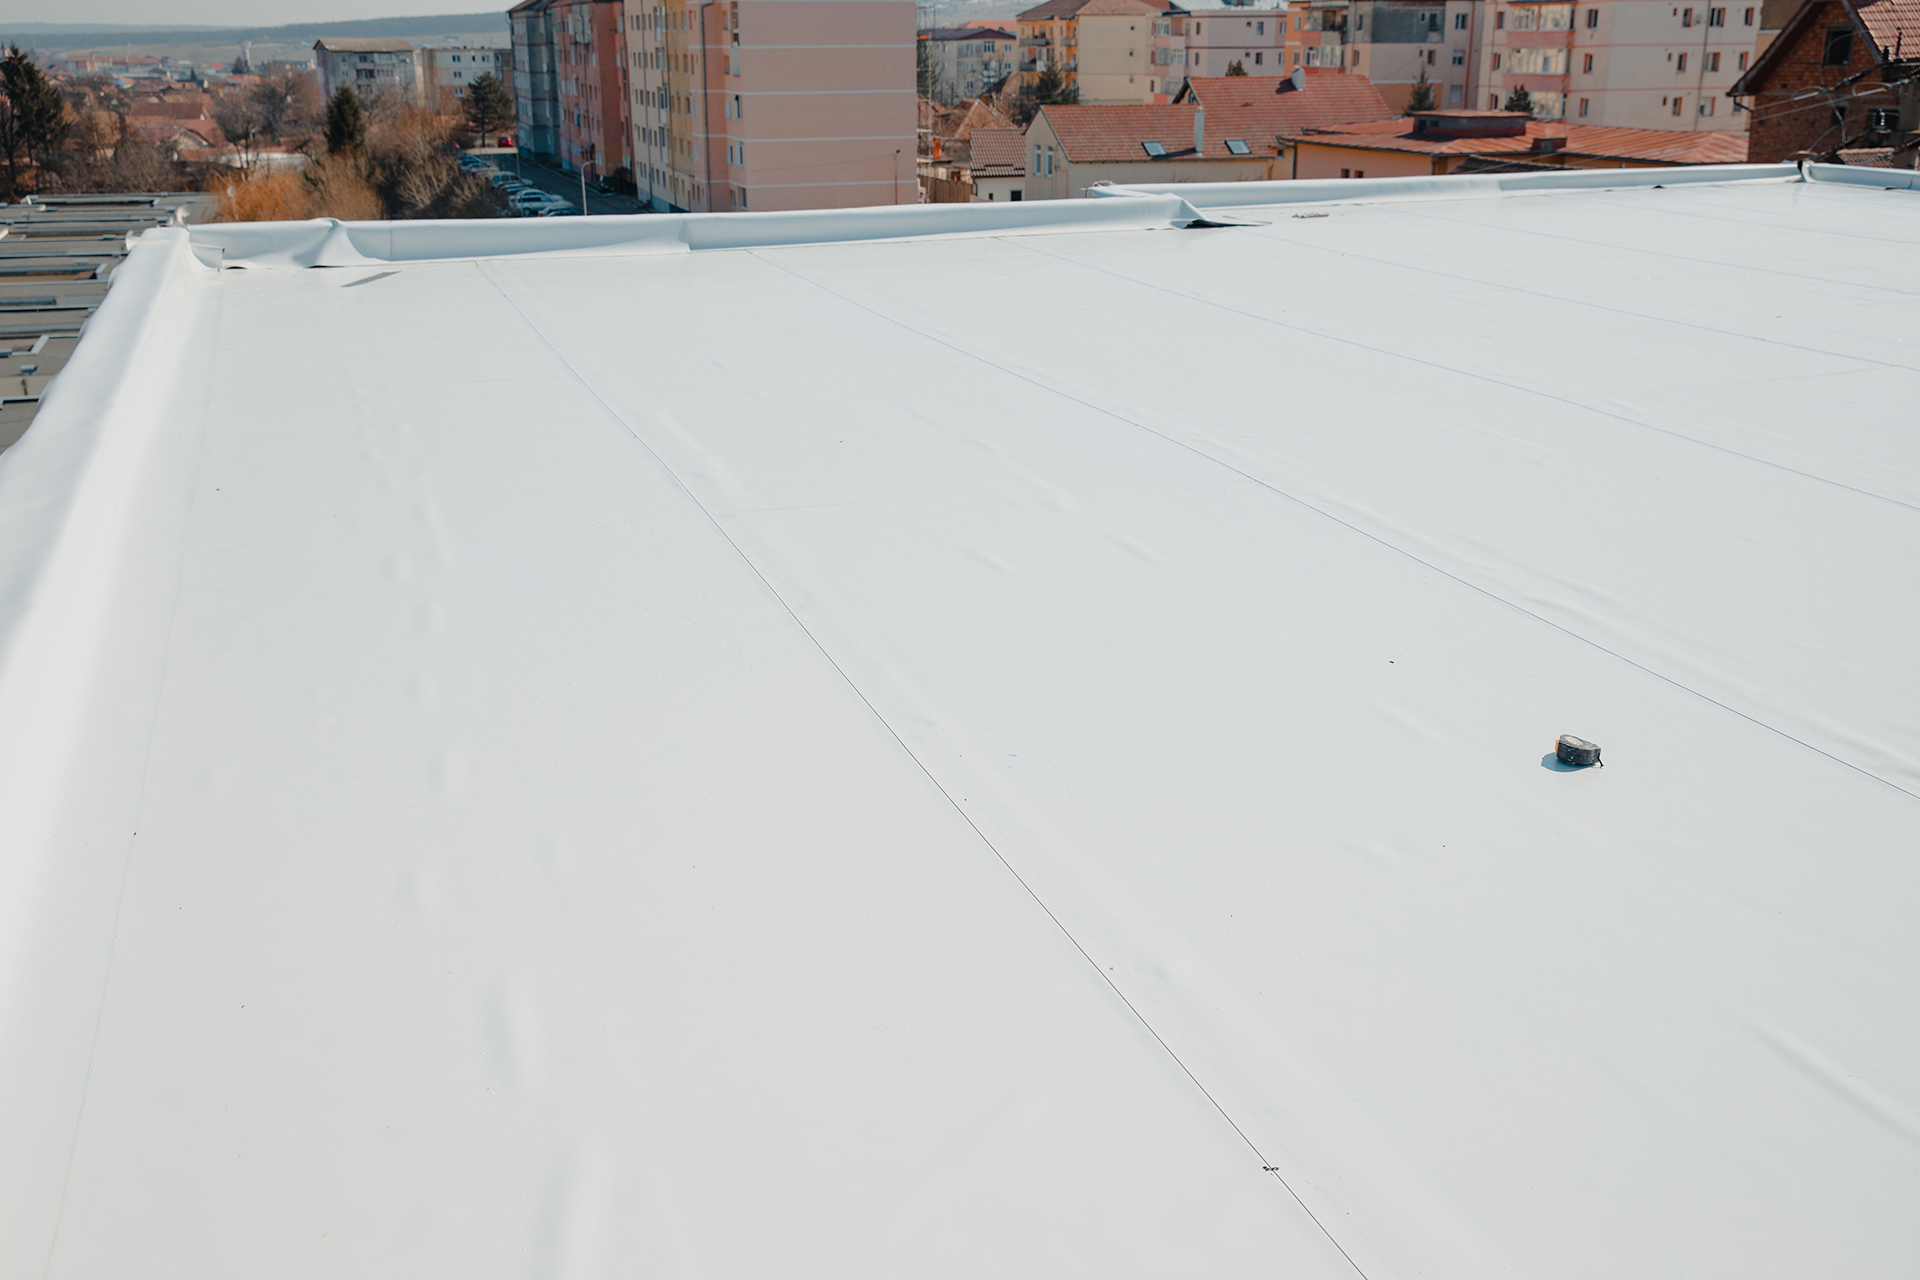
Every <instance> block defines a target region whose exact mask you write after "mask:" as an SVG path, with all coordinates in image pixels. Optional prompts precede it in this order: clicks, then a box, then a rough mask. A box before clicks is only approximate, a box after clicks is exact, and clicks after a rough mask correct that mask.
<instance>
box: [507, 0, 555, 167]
mask: <svg viewBox="0 0 1920 1280" xmlns="http://www.w3.org/2000/svg"><path fill="white" fill-rule="evenodd" d="M507 28H508V31H509V32H510V34H511V38H512V40H513V46H512V54H513V65H514V69H515V72H516V74H515V75H514V79H513V113H514V136H515V138H516V139H517V140H518V142H519V147H520V154H521V155H523V156H527V157H529V158H531V159H535V160H544V161H551V160H552V159H553V158H554V157H555V156H556V155H558V154H559V151H560V143H559V128H560V97H559V93H558V91H557V90H556V88H555V78H554V77H555V67H554V51H555V40H554V36H555V31H554V15H553V10H552V7H551V5H550V4H549V0H520V3H519V4H516V5H515V6H514V7H513V8H511V9H509V10H507Z"/></svg>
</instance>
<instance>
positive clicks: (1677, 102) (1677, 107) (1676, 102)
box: [1673, 98, 1683, 115]
mask: <svg viewBox="0 0 1920 1280" xmlns="http://www.w3.org/2000/svg"><path fill="white" fill-rule="evenodd" d="M1682 101H1683V100H1682V99H1680V98H1675V99H1674V100H1673V114H1675V115H1679V114H1680V103H1681V102H1682Z"/></svg>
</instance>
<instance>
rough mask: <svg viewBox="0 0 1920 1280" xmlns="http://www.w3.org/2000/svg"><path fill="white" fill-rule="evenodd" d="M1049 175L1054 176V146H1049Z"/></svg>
mask: <svg viewBox="0 0 1920 1280" xmlns="http://www.w3.org/2000/svg"><path fill="white" fill-rule="evenodd" d="M1047 176H1048V177H1049V178H1051V177H1052V176H1053V148H1052V147H1048V148H1047Z"/></svg>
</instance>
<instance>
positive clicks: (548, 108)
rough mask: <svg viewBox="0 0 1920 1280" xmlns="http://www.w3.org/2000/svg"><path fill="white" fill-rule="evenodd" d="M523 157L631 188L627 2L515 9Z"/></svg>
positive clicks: (551, 2)
mask: <svg viewBox="0 0 1920 1280" xmlns="http://www.w3.org/2000/svg"><path fill="white" fill-rule="evenodd" d="M507 19H508V22H509V24H510V25H511V27H512V30H513V55H512V56H513V59H514V61H515V63H517V64H518V66H519V68H520V74H519V76H517V77H516V84H515V93H514V106H515V114H516V116H517V122H518V131H519V139H520V151H521V154H523V155H527V156H530V157H532V158H534V159H536V160H540V161H542V162H544V163H547V164H551V165H555V166H557V167H559V168H561V169H564V170H566V171H567V172H569V173H584V174H585V175H586V176H588V177H592V178H607V179H611V180H612V181H613V182H614V183H615V184H616V185H621V186H624V185H626V184H627V183H628V181H629V180H630V178H631V176H632V174H633V171H634V152H633V143H632V138H633V125H632V117H633V113H632V108H631V106H630V94H629V90H628V75H627V44H626V39H625V34H626V32H625V27H626V11H625V8H624V6H623V5H622V3H621V0H523V3H521V4H519V5H516V6H515V7H514V8H513V9H511V10H510V11H508V14H507Z"/></svg>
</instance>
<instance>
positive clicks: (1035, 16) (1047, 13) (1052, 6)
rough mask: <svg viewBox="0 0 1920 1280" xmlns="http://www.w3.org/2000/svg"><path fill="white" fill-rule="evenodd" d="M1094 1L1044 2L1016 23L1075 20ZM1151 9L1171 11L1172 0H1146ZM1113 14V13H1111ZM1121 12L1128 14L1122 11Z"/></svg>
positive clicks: (1027, 12) (1016, 17) (1051, 0)
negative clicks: (1060, 19)
mask: <svg viewBox="0 0 1920 1280" xmlns="http://www.w3.org/2000/svg"><path fill="white" fill-rule="evenodd" d="M1090 3H1092V0H1044V3H1041V4H1037V5H1035V6H1034V7H1033V8H1031V9H1028V10H1027V11H1026V12H1024V13H1021V14H1017V15H1015V18H1014V21H1016V22H1044V21H1046V20H1047V19H1049V18H1074V17H1078V16H1079V15H1080V12H1081V10H1083V9H1085V8H1086V7H1087V5H1088V4H1090ZM1145 3H1146V4H1147V5H1148V7H1149V8H1153V9H1171V8H1173V7H1174V5H1173V2H1172V0H1145ZM1110 12H1111V11H1110ZM1119 12H1123V13H1124V12H1126V10H1120V11H1119Z"/></svg>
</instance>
